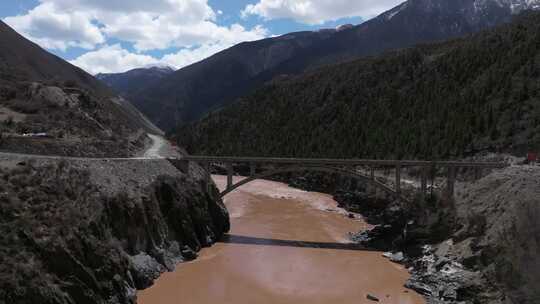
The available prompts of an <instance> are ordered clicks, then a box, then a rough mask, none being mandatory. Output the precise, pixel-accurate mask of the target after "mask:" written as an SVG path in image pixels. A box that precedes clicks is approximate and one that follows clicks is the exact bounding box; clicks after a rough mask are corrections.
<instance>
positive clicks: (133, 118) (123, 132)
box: [0, 21, 160, 156]
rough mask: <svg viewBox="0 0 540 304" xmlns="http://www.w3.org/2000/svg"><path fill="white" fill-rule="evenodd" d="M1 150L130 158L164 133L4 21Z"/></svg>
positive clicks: (0, 32)
mask: <svg viewBox="0 0 540 304" xmlns="http://www.w3.org/2000/svg"><path fill="white" fill-rule="evenodd" d="M0 45H2V47H1V48H0V150H1V151H9V152H20V153H36V154H58V155H71V156H75V155H77V156H128V155H131V154H133V153H135V152H136V151H137V150H139V149H141V148H142V146H143V145H144V140H145V138H146V132H154V133H158V132H160V131H159V130H158V129H157V128H156V127H155V126H153V125H152V124H151V123H150V122H149V121H148V120H147V119H146V118H145V117H144V116H143V115H142V114H141V113H140V112H139V111H138V110H136V109H135V108H134V107H133V106H132V105H131V104H130V103H129V102H127V101H126V100H124V99H122V98H121V97H118V96H116V95H115V94H114V93H113V92H112V91H111V90H110V89H109V88H108V87H107V86H105V85H104V84H102V83H101V82H100V81H99V80H97V79H95V78H94V77H92V76H91V75H89V74H87V73H86V72H84V71H83V70H81V69H79V68H77V67H75V66H73V65H71V64H69V63H67V62H65V61H64V60H62V59H60V58H58V57H56V56H54V55H52V54H50V53H48V52H46V51H44V50H43V49H41V48H40V47H39V46H37V45H36V44H34V43H32V42H30V41H28V40H27V39H25V38H24V37H22V36H21V35H19V34H18V33H17V32H15V31H14V30H13V29H11V28H10V27H9V26H8V25H6V24H5V23H3V22H1V21H0Z"/></svg>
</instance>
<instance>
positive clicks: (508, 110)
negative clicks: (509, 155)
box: [178, 13, 540, 159]
mask: <svg viewBox="0 0 540 304" xmlns="http://www.w3.org/2000/svg"><path fill="white" fill-rule="evenodd" d="M539 78H540V14H539V13H527V14H524V15H523V16H521V17H520V18H518V19H517V20H516V21H515V22H513V23H512V24H509V25H505V26H502V27H500V28H497V29H493V30H488V31H484V32H482V33H479V34H476V35H474V36H472V37H469V38H466V39H459V40H454V41H450V42H446V43H441V44H434V45H424V46H419V47H415V48H411V49H407V50H401V51H395V52H392V53H387V54H384V55H382V56H379V57H373V58H365V59H362V60H358V61H355V62H352V63H347V64H341V65H336V66H332V67H327V68H322V69H319V70H317V71H314V72H311V73H309V74H305V75H302V76H298V77H290V78H289V79H287V80H282V81H276V82H274V83H272V84H269V85H267V86H265V87H264V88H262V89H260V90H258V91H256V92H255V93H254V94H252V95H250V96H248V97H245V98H242V99H240V100H239V101H237V102H236V103H235V104H233V105H231V106H229V107H227V108H225V109H223V110H221V111H219V112H215V113H212V114H210V115H209V116H208V117H206V118H205V119H203V120H202V121H200V122H198V123H195V124H193V125H189V126H186V127H183V128H181V129H179V130H178V141H179V143H181V144H182V145H185V146H187V147H188V150H189V152H192V153H200V154H220V155H250V156H296V157H298V156H302V157H338V158H339V157H377V158H426V159H438V158H439V159H440V158H450V157H457V156H462V155H466V154H472V153H475V152H478V151H486V150H489V151H510V152H522V151H525V150H527V149H530V148H539V147H538V145H539V144H540V100H539V90H540V82H539Z"/></svg>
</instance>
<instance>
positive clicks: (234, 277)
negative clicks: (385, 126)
mask: <svg viewBox="0 0 540 304" xmlns="http://www.w3.org/2000/svg"><path fill="white" fill-rule="evenodd" d="M214 180H215V181H216V183H217V184H218V186H219V187H220V188H221V189H223V187H224V186H225V183H226V178H225V177H223V176H214ZM225 204H226V205H227V208H228V209H229V212H230V215H231V224H232V229H231V232H230V235H229V237H228V238H227V239H226V240H225V241H224V242H222V243H218V244H216V245H214V246H213V247H212V248H207V249H204V250H203V251H202V252H201V254H200V257H199V258H198V259H197V260H195V261H193V262H188V263H182V264H179V265H178V267H177V268H176V271H174V272H172V273H165V274H163V275H162V276H161V277H160V278H159V279H158V280H157V281H156V283H155V285H154V286H153V287H151V288H149V289H147V290H144V291H140V292H139V293H138V303H139V304H180V303H188V304H216V303H220V304H221V303H231V304H232V303H234V304H266V303H268V304H293V303H294V304H302V303H306V304H307V303H309V304H314V303H315V304H316V303H321V304H322V303H343V304H347V303H354V304H359V303H360V304H361V303H375V302H373V301H371V300H368V299H367V298H366V295H367V294H370V295H373V296H376V297H378V298H379V299H380V302H379V303H387V304H424V303H425V301H424V300H423V299H422V297H421V296H420V295H418V294H416V293H415V292H414V291H412V290H407V289H405V288H404V287H403V284H404V283H405V281H406V280H407V278H408V276H409V274H408V273H407V271H406V270H405V269H404V268H403V267H402V266H400V265H397V264H394V263H392V262H390V261H388V260H387V259H385V258H384V257H382V256H381V252H370V251H364V250H357V249H355V248H354V246H353V245H352V244H349V242H348V237H347V234H348V233H349V232H351V231H359V230H361V229H367V228H368V226H367V225H366V223H365V222H364V221H363V220H362V219H361V218H360V217H357V218H355V219H350V218H348V217H347V213H346V212H345V211H344V210H341V209H339V208H338V207H337V203H336V202H335V201H334V200H333V199H332V198H331V197H330V196H329V195H326V194H320V193H313V192H304V191H300V190H297V189H294V188H290V187H288V186H287V185H285V184H282V183H276V182H271V181H262V180H260V181H255V182H253V183H250V184H247V185H245V186H243V187H241V188H240V189H238V190H236V191H235V192H233V193H231V194H229V195H227V196H226V197H225Z"/></svg>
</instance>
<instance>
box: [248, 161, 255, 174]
mask: <svg viewBox="0 0 540 304" xmlns="http://www.w3.org/2000/svg"><path fill="white" fill-rule="evenodd" d="M255 173H256V172H255V164H254V163H249V176H251V177H253V176H255Z"/></svg>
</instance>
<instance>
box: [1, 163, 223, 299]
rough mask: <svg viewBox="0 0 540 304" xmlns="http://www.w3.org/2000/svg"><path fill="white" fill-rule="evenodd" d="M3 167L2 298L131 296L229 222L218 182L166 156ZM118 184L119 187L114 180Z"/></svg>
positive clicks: (219, 233)
mask: <svg viewBox="0 0 540 304" xmlns="http://www.w3.org/2000/svg"><path fill="white" fill-rule="evenodd" d="M2 166H3V167H2V168H1V169H0V170H1V171H0V175H1V176H0V177H1V179H2V182H1V183H0V228H1V229H0V230H1V231H2V233H1V234H0V303H2V304H4V303H6V304H7V303H9V304H12V303H51V304H52V303H54V304H56V303H58V304H64V303H65V304H67V303H70V304H71V303H77V304H85V303H88V304H94V303H114V304H124V303H135V301H136V290H137V289H143V288H146V287H148V286H150V285H151V284H152V282H153V280H154V279H155V278H157V276H159V274H160V273H161V272H164V271H167V270H172V269H173V268H174V267H175V265H176V263H177V262H179V261H182V260H185V259H192V258H194V255H195V252H196V251H198V250H199V249H200V248H201V247H205V246H209V245H211V244H212V243H213V242H215V241H216V240H217V239H218V238H220V237H221V236H222V234H223V233H224V232H226V231H228V229H229V218H228V214H227V211H226V209H225V207H224V205H223V203H222V202H221V200H220V199H219V198H218V192H217V189H215V188H214V187H213V185H212V186H211V191H207V187H208V185H207V183H206V181H205V179H204V178H203V176H202V174H201V172H200V171H199V170H198V168H194V170H192V171H193V172H190V174H189V175H186V174H183V173H181V172H178V171H176V170H175V169H174V168H173V167H172V166H170V164H168V163H167V162H166V161H155V162H152V163H151V164H144V163H141V162H123V163H115V162H107V161H103V162H98V161H94V162H92V161H90V160H89V161H87V162H83V161H78V162H77V161H70V162H58V161H55V160H47V161H43V162H39V161H38V162H35V163H32V162H28V161H25V160H17V161H16V163H15V162H8V163H5V162H2ZM145 166H147V167H148V168H154V167H157V168H156V169H155V170H154V171H152V170H150V169H148V170H146V169H145ZM104 172H115V173H114V174H110V175H104ZM138 172H141V173H138ZM144 172H146V174H145V173H144ZM158 172H160V173H159V174H158ZM98 178H99V181H97V180H98ZM118 183H123V184H124V187H117V189H114V186H115V185H116V184H118Z"/></svg>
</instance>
